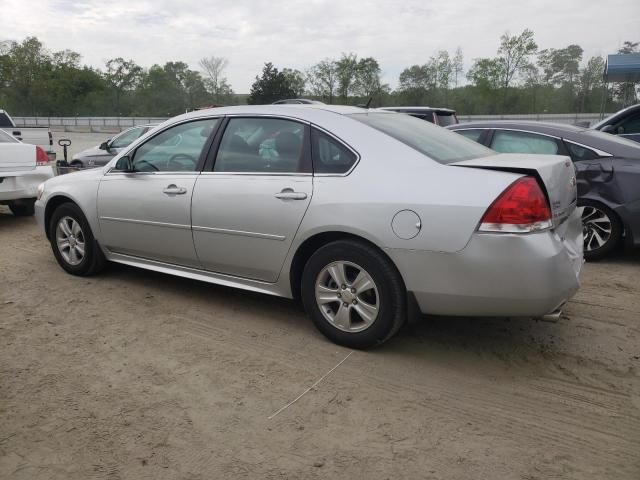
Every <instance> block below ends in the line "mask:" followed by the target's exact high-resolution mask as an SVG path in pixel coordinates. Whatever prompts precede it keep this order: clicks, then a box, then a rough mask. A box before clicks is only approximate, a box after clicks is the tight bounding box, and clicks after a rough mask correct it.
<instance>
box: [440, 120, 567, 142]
mask: <svg viewBox="0 0 640 480" xmlns="http://www.w3.org/2000/svg"><path fill="white" fill-rule="evenodd" d="M461 125H462V124H461ZM450 130H451V131H452V132H457V131H460V130H495V131H496V132H497V131H501V132H520V133H528V134H530V135H540V136H542V137H549V138H554V139H556V140H562V138H560V137H558V136H556V135H551V134H549V133H542V132H535V131H533V130H524V129H521V128H506V127H466V128H465V127H463V128H451V129H450Z"/></svg>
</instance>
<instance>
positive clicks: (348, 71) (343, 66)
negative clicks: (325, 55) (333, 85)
mask: <svg viewBox="0 0 640 480" xmlns="http://www.w3.org/2000/svg"><path fill="white" fill-rule="evenodd" d="M359 68H360V66H359V65H358V56H357V55H356V54H355V53H349V54H345V53H343V54H342V57H341V58H340V60H338V61H337V62H335V71H336V77H337V79H338V95H339V96H340V98H341V99H342V101H343V102H345V103H346V102H347V99H348V98H349V95H350V94H352V93H353V89H354V88H355V83H356V80H357V78H358V69H359Z"/></svg>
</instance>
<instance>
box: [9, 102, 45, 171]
mask: <svg viewBox="0 0 640 480" xmlns="http://www.w3.org/2000/svg"><path fill="white" fill-rule="evenodd" d="M0 128H1V129H3V130H4V131H5V132H7V133H9V134H10V135H13V136H14V137H15V138H17V139H18V140H20V141H21V142H22V143H30V144H31V145H37V146H39V147H40V148H42V149H43V150H44V151H45V152H46V153H47V155H48V157H49V161H52V162H53V161H55V159H56V152H55V151H54V150H53V137H52V135H51V130H49V128H48V127H17V126H16V124H15V122H14V121H13V119H12V118H11V116H10V115H9V114H8V113H7V112H6V111H5V110H0Z"/></svg>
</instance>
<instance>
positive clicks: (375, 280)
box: [301, 240, 407, 349]
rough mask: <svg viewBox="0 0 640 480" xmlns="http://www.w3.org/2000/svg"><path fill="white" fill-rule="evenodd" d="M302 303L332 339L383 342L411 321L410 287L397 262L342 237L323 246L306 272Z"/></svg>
mask: <svg viewBox="0 0 640 480" xmlns="http://www.w3.org/2000/svg"><path fill="white" fill-rule="evenodd" d="M301 294H302V302H303V304H304V307H305V310H306V311H307V313H308V315H309V316H310V317H311V319H312V320H313V322H314V324H315V325H316V327H317V328H318V330H320V332H322V333H323V334H324V335H325V336H326V337H327V338H329V339H330V340H331V341H333V342H335V343H337V344H339V345H344V346H346V347H350V348H357V349H364V348H369V347H373V346H375V345H379V344H381V343H383V342H385V341H386V340H388V339H390V338H391V337H392V336H393V335H395V334H396V333H397V332H398V330H399V329H400V327H401V326H402V325H403V324H404V322H405V320H406V316H407V314H406V291H405V287H404V283H403V281H402V278H401V277H400V274H399V273H398V271H397V269H396V267H395V266H394V265H393V263H392V262H391V261H390V260H389V259H388V258H387V257H386V256H384V254H382V253H381V252H380V251H379V250H378V249H376V248H375V247H372V246H370V245H367V244H366V243H364V242H359V241H354V240H339V241H336V242H332V243H329V244H327V245H325V246H323V247H321V248H320V249H318V250H317V251H316V252H315V253H314V254H313V255H312V256H311V258H310V259H309V260H308V261H307V264H306V265H305V267H304V271H303V273H302V284H301Z"/></svg>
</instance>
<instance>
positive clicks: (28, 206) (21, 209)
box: [9, 199, 36, 217]
mask: <svg viewBox="0 0 640 480" xmlns="http://www.w3.org/2000/svg"><path fill="white" fill-rule="evenodd" d="M35 203H36V201H35V199H29V200H20V201H19V202H12V203H10V204H9V210H11V213H13V214H14V215H15V216H16V217H31V216H32V215H33V214H34V213H35Z"/></svg>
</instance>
